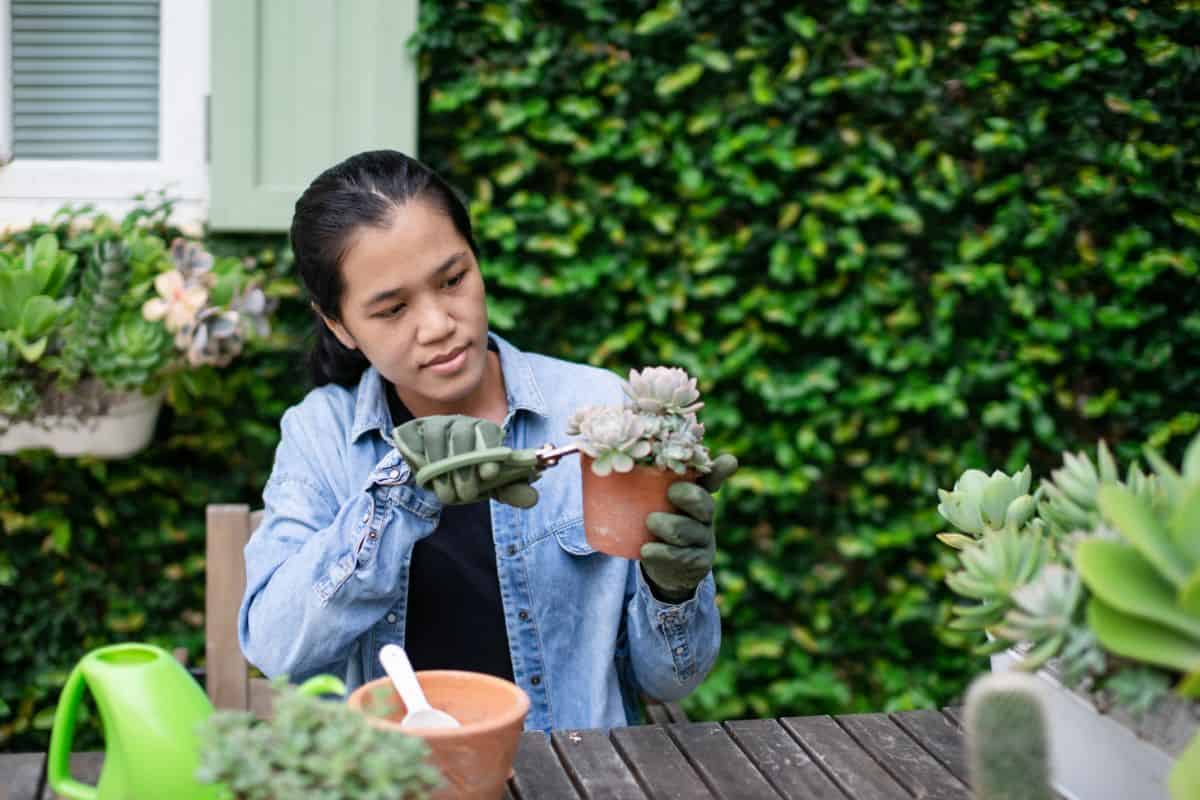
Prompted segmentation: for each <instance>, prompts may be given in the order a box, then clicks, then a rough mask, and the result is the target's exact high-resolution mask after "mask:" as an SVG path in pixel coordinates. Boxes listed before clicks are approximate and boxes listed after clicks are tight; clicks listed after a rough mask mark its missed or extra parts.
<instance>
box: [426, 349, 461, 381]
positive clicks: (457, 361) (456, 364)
mask: <svg viewBox="0 0 1200 800" xmlns="http://www.w3.org/2000/svg"><path fill="white" fill-rule="evenodd" d="M466 361H467V347H466V345H463V346H462V347H457V348H455V349H454V350H451V351H450V352H448V353H444V354H442V355H439V356H435V357H434V358H432V359H431V360H429V361H427V362H426V363H425V369H427V370H429V371H431V372H436V373H437V374H439V375H453V374H454V373H455V372H458V371H459V370H460V369H462V366H463V364H465V363H466Z"/></svg>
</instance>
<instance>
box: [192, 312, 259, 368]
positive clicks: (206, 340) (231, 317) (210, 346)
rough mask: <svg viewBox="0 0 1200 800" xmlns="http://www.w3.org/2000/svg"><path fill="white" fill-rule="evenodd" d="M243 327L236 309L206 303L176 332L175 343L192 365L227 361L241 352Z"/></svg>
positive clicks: (220, 364) (222, 363) (212, 364)
mask: <svg viewBox="0 0 1200 800" xmlns="http://www.w3.org/2000/svg"><path fill="white" fill-rule="evenodd" d="M242 342H243V339H242V330H241V326H240V321H239V318H238V313H237V312H236V311H222V310H221V309H220V308H217V307H215V306H209V307H207V308H205V309H203V310H201V311H200V313H199V314H197V315H196V316H195V318H193V319H192V320H191V321H190V322H189V323H187V324H186V325H184V326H183V327H182V328H180V329H179V332H178V333H176V334H175V346H176V347H177V348H179V349H180V350H182V351H183V352H184V353H185V354H186V355H187V360H188V363H189V364H191V365H192V366H194V367H198V366H201V365H204V364H209V365H211V366H215V367H224V366H226V365H228V364H229V363H230V362H231V361H233V359H234V358H235V357H237V354H238V353H240V352H242Z"/></svg>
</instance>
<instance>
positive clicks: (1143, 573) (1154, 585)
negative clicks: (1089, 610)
mask: <svg viewBox="0 0 1200 800" xmlns="http://www.w3.org/2000/svg"><path fill="white" fill-rule="evenodd" d="M1075 567H1076V569H1078V570H1079V575H1080V577H1082V578H1083V582H1084V583H1085V584H1086V585H1087V588H1088V590H1089V591H1090V592H1091V593H1092V594H1093V595H1095V596H1096V597H1099V598H1100V599H1101V600H1103V601H1104V602H1105V603H1106V604H1107V605H1108V606H1110V607H1112V608H1114V609H1116V610H1117V611H1120V612H1121V613H1124V614H1129V615H1131V616H1134V617H1140V618H1142V619H1145V620H1150V621H1153V622H1156V623H1159V624H1162V625H1166V626H1168V627H1171V628H1173V629H1175V630H1177V631H1178V632H1179V633H1181V634H1185V635H1188V636H1192V637H1195V638H1196V639H1197V641H1200V616H1197V615H1194V614H1189V613H1187V612H1186V611H1184V610H1183V609H1181V608H1179V607H1178V605H1177V604H1176V591H1175V589H1174V587H1172V586H1171V584H1169V583H1167V581H1166V580H1164V579H1163V577H1162V576H1161V575H1160V574H1159V573H1158V572H1157V571H1155V569H1154V567H1153V566H1152V565H1151V564H1150V563H1149V562H1148V561H1146V559H1145V558H1143V557H1142V555H1141V554H1140V553H1139V552H1138V551H1137V550H1135V549H1134V548H1132V547H1130V546H1129V545H1127V544H1123V543H1121V542H1111V541H1108V540H1105V539H1088V540H1086V541H1083V542H1080V543H1079V544H1078V545H1076V547H1075Z"/></svg>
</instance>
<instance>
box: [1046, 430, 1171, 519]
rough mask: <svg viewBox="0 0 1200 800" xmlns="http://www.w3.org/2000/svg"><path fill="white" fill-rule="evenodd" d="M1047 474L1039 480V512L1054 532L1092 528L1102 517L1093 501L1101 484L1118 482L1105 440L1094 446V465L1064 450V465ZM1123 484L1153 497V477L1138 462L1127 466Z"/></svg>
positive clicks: (1082, 455)
mask: <svg viewBox="0 0 1200 800" xmlns="http://www.w3.org/2000/svg"><path fill="white" fill-rule="evenodd" d="M1050 475H1051V478H1050V479H1048V480H1043V481H1042V485H1041V492H1042V498H1041V502H1040V503H1039V504H1038V515H1039V516H1040V517H1041V518H1042V519H1043V520H1045V521H1046V524H1047V525H1049V526H1050V529H1051V531H1052V532H1053V533H1055V534H1067V533H1070V532H1072V531H1075V530H1080V529H1082V530H1090V529H1092V528H1094V527H1095V526H1096V525H1097V524H1098V523H1099V522H1100V519H1101V518H1100V509H1099V507H1098V506H1097V503H1096V494H1097V492H1098V491H1099V489H1100V486H1101V485H1102V484H1105V483H1119V482H1120V474H1119V473H1118V471H1117V464H1116V461H1115V460H1114V459H1113V456H1112V453H1111V452H1110V451H1109V449H1108V445H1107V444H1105V443H1104V440H1101V441H1100V442H1099V444H1098V445H1097V446H1096V463H1095V464H1093V463H1092V460H1091V459H1090V458H1089V457H1088V455H1087V453H1082V452H1081V453H1077V454H1074V455H1072V454H1071V453H1065V454H1064V455H1063V466H1062V467H1060V468H1059V469H1056V470H1054V471H1053V472H1051V473H1050ZM1125 485H1126V486H1128V487H1129V488H1130V490H1131V491H1133V492H1134V494H1137V495H1139V496H1147V497H1148V496H1152V495H1153V494H1154V491H1155V483H1154V480H1153V479H1152V478H1149V477H1147V476H1146V475H1145V474H1144V473H1143V472H1142V470H1141V468H1140V467H1139V466H1138V465H1137V462H1133V463H1131V464H1130V465H1129V470H1128V474H1127V476H1126V479H1125Z"/></svg>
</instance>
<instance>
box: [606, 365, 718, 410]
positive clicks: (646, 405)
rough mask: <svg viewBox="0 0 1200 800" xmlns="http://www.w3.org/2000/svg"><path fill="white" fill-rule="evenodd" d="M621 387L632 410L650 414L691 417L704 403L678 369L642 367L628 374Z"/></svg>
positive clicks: (698, 393)
mask: <svg viewBox="0 0 1200 800" xmlns="http://www.w3.org/2000/svg"><path fill="white" fill-rule="evenodd" d="M622 388H623V389H624V391H625V394H626V395H628V396H629V399H630V400H631V401H632V403H633V406H634V408H636V409H637V410H638V411H646V412H649V413H651V414H680V415H682V414H695V413H696V412H697V411H699V410H700V409H701V408H703V407H704V404H703V403H701V402H698V400H699V399H700V392H699V390H698V389H696V379H695V378H692V377H690V376H689V375H688V374H687V372H685V371H684V370H682V369H680V368H679V367H646V368H645V369H643V370H641V371H640V372H639V371H637V370H630V371H629V380H628V381H622Z"/></svg>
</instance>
